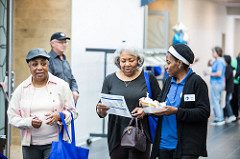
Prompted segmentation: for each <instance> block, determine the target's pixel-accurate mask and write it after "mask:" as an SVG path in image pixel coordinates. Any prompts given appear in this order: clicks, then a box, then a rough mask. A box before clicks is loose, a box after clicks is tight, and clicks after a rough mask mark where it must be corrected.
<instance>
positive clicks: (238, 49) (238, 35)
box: [234, 19, 240, 56]
mask: <svg viewBox="0 0 240 159" xmlns="http://www.w3.org/2000/svg"><path fill="white" fill-rule="evenodd" d="M234 32H235V45H234V46H235V49H234V54H235V55H236V56H237V55H238V53H240V19H236V20H235V31H234Z"/></svg>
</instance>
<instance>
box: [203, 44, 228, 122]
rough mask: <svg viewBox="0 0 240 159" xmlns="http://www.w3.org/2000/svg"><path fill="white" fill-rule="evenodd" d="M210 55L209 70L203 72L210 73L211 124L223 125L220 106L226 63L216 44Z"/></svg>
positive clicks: (220, 49)
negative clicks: (212, 118)
mask: <svg viewBox="0 0 240 159" xmlns="http://www.w3.org/2000/svg"><path fill="white" fill-rule="evenodd" d="M212 56H213V58H214V61H212V64H211V72H210V73H208V72H207V73H205V75H210V85H211V100H210V101H211V106H212V108H213V112H214V120H213V122H212V123H211V125H217V126H220V125H224V124H225V120H224V116H223V109H222V106H221V96H222V93H223V91H224V88H225V70H226V64H225V61H224V59H223V51H222V48H220V47H218V46H216V47H214V48H213V49H212Z"/></svg>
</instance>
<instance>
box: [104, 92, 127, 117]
mask: <svg viewBox="0 0 240 159" xmlns="http://www.w3.org/2000/svg"><path fill="white" fill-rule="evenodd" d="M100 96H101V97H100V99H101V102H102V104H104V105H106V106H108V107H109V108H110V109H109V110H108V113H109V114H115V115H120V116H124V117H128V118H132V115H131V113H130V111H129V109H128V107H127V104H126V101H125V99H124V96H120V95H112V94H104V93H101V95H100Z"/></svg>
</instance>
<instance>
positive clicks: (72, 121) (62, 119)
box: [59, 112, 76, 145]
mask: <svg viewBox="0 0 240 159" xmlns="http://www.w3.org/2000/svg"><path fill="white" fill-rule="evenodd" d="M59 114H60V118H61V121H62V125H63V128H62V130H61V132H60V134H59V141H60V140H63V131H64V130H65V131H66V133H67V136H68V138H69V139H70V135H69V132H68V129H67V124H66V122H65V120H64V115H63V113H62V112H60V113H59ZM71 118H72V119H71V133H72V140H71V139H70V140H71V144H73V145H76V139H75V129H74V118H73V114H72V112H71Z"/></svg>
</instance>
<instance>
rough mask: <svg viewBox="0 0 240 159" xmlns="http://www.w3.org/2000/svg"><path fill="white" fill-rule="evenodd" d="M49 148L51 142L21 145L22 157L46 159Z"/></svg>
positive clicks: (25, 158) (26, 158)
mask: <svg viewBox="0 0 240 159" xmlns="http://www.w3.org/2000/svg"><path fill="white" fill-rule="evenodd" d="M51 148H52V145H51V144H49V145H30V146H23V147H22V153H23V159H48V158H49V155H50V152H51Z"/></svg>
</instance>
